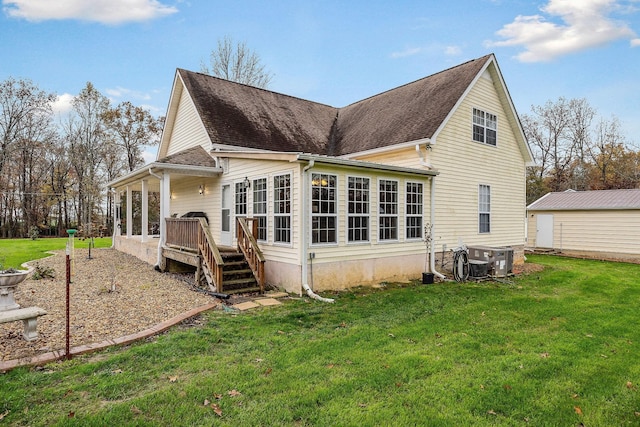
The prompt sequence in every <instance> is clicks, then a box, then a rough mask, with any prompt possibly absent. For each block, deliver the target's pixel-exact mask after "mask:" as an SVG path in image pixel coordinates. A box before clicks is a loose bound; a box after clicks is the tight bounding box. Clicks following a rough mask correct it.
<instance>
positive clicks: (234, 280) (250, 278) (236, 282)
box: [222, 276, 256, 287]
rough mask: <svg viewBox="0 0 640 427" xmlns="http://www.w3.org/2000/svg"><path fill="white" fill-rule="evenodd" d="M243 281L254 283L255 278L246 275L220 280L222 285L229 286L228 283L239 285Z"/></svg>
mask: <svg viewBox="0 0 640 427" xmlns="http://www.w3.org/2000/svg"><path fill="white" fill-rule="evenodd" d="M243 283H256V278H255V277H253V276H251V277H247V278H245V279H233V280H223V281H222V286H223V287H224V286H229V285H240V284H243Z"/></svg>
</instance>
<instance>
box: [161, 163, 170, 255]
mask: <svg viewBox="0 0 640 427" xmlns="http://www.w3.org/2000/svg"><path fill="white" fill-rule="evenodd" d="M170 216H171V175H169V172H162V179H161V180H160V242H159V246H160V249H162V246H163V245H164V244H165V243H166V242H167V222H166V218H169V217H170Z"/></svg>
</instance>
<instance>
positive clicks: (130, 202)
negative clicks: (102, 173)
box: [127, 185, 133, 238]
mask: <svg viewBox="0 0 640 427" xmlns="http://www.w3.org/2000/svg"><path fill="white" fill-rule="evenodd" d="M132 193H133V191H131V187H129V186H128V185H127V238H129V237H131V236H132V235H133V206H132V205H133V195H132Z"/></svg>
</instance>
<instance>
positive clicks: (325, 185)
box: [311, 173, 338, 243]
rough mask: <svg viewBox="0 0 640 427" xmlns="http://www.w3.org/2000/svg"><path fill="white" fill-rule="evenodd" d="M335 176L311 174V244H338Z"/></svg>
mask: <svg viewBox="0 0 640 427" xmlns="http://www.w3.org/2000/svg"><path fill="white" fill-rule="evenodd" d="M337 180H338V178H337V177H336V176H335V175H329V174H324V173H314V174H311V242H312V243H336V242H337V241H338V240H337V233H336V227H337V222H338V221H337V215H336V213H337V209H336V197H337V195H336V182H337Z"/></svg>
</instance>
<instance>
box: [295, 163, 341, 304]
mask: <svg viewBox="0 0 640 427" xmlns="http://www.w3.org/2000/svg"><path fill="white" fill-rule="evenodd" d="M314 165H315V161H314V160H313V159H311V160H309V163H308V164H307V165H306V166H305V167H304V168H303V169H302V237H301V239H300V240H301V245H302V288H303V289H304V290H305V291H306V292H307V295H308V296H309V298H313V299H315V300H318V301H322V302H334V300H333V299H331V298H324V297H321V296H320V295H318V294H316V293H315V292H313V290H312V289H311V288H310V287H309V284H308V283H307V277H308V263H307V261H308V259H309V248H308V246H307V239H308V235H309V230H308V228H309V226H308V224H309V222H308V218H309V212H308V209H309V200H308V199H309V194H308V188H309V169H311V168H312V167H313V166H314Z"/></svg>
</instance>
